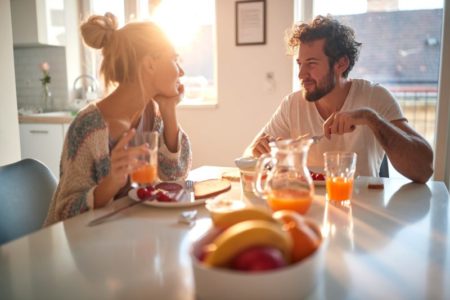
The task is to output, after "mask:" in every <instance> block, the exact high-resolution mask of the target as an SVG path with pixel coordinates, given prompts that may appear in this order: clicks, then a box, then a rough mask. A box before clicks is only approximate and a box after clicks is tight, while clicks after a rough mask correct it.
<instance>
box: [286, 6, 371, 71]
mask: <svg viewBox="0 0 450 300" xmlns="http://www.w3.org/2000/svg"><path fill="white" fill-rule="evenodd" d="M318 39H325V46H324V52H325V54H326V55H327V56H328V60H329V65H330V67H333V66H334V64H335V63H336V62H337V61H338V60H339V59H340V58H341V57H344V56H347V57H348V60H349V66H348V68H347V70H345V72H344V73H343V74H342V76H343V77H344V78H347V76H348V73H349V72H350V71H351V69H352V68H353V66H354V65H355V62H356V61H357V60H358V56H359V50H360V48H361V45H362V44H361V43H359V42H357V41H355V32H354V31H353V29H352V28H350V27H349V26H346V25H343V24H341V23H339V21H337V20H336V19H334V18H333V17H331V16H330V15H328V16H326V17H324V16H320V15H319V16H317V17H316V18H314V20H312V22H311V23H309V24H308V23H300V24H295V25H294V26H293V27H292V29H291V31H290V32H288V34H287V44H288V47H289V48H290V50H291V52H294V51H295V50H296V49H298V47H299V45H300V43H308V42H312V41H315V40H318Z"/></svg>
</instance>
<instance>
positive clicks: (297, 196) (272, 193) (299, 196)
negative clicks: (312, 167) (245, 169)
mask: <svg viewBox="0 0 450 300" xmlns="http://www.w3.org/2000/svg"><path fill="white" fill-rule="evenodd" d="M311 142H312V141H311V140H310V139H301V140H282V141H277V142H272V143H270V145H271V153H270V154H264V155H262V156H261V157H260V158H259V159H258V162H257V164H256V168H255V171H256V179H255V181H254V187H253V188H254V192H255V194H256V195H257V196H258V197H260V198H262V199H265V200H266V202H267V204H268V205H269V207H270V208H271V209H272V210H274V211H276V210H282V209H290V210H295V211H297V212H299V213H300V214H305V213H306V212H307V211H308V210H309V208H310V206H311V203H312V200H313V196H314V184H313V181H312V178H311V174H310V173H309V170H308V168H307V167H306V159H307V154H308V150H309V146H310V145H311ZM264 176H267V177H266V179H265V180H263V178H264Z"/></svg>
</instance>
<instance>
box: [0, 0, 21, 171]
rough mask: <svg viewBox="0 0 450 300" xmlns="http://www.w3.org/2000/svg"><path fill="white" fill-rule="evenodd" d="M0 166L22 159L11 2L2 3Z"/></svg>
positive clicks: (0, 28)
mask: <svg viewBox="0 0 450 300" xmlns="http://www.w3.org/2000/svg"><path fill="white" fill-rule="evenodd" d="M0 30H1V36H2V41H1V43H0V66H1V68H0V166H1V165H4V164H8V163H12V162H15V161H17V160H19V159H20V140H19V121H18V117H17V99H16V83H15V79H14V78H15V76H14V56H13V40H12V26H11V9H10V3H9V1H0Z"/></svg>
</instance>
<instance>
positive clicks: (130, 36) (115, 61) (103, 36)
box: [81, 13, 170, 87]
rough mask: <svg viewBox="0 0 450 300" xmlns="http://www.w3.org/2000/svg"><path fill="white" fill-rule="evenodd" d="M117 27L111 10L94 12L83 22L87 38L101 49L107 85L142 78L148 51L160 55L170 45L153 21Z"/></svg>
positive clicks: (153, 54) (101, 68) (83, 29)
mask: <svg viewBox="0 0 450 300" xmlns="http://www.w3.org/2000/svg"><path fill="white" fill-rule="evenodd" d="M117 27H118V23H117V18H116V17H115V16H114V15H113V14H111V13H106V14H105V15H104V16H99V15H94V16H91V17H89V19H88V20H87V21H86V22H84V23H83V24H82V25H81V34H82V36H83V39H84V42H85V43H86V44H87V45H88V46H90V47H92V48H95V49H102V54H103V61H102V64H101V67H100V73H101V75H103V77H104V81H105V86H106V87H108V86H109V85H110V84H112V83H122V82H134V81H135V80H139V79H140V78H139V77H140V76H139V75H138V72H139V63H140V61H141V59H142V58H143V57H144V56H146V55H152V56H154V57H157V56H158V55H159V54H160V53H161V52H163V51H164V50H167V49H168V47H169V46H170V42H169V40H168V39H167V37H166V36H165V34H164V33H163V31H162V30H161V29H160V28H159V27H158V26H157V25H156V24H154V23H152V22H134V23H128V24H127V25H125V26H124V27H122V28H120V29H118V28H117Z"/></svg>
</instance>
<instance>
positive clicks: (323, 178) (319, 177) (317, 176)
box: [316, 173, 325, 181]
mask: <svg viewBox="0 0 450 300" xmlns="http://www.w3.org/2000/svg"><path fill="white" fill-rule="evenodd" d="M316 180H322V181H324V180H325V175H323V174H322V173H317V174H316Z"/></svg>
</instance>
